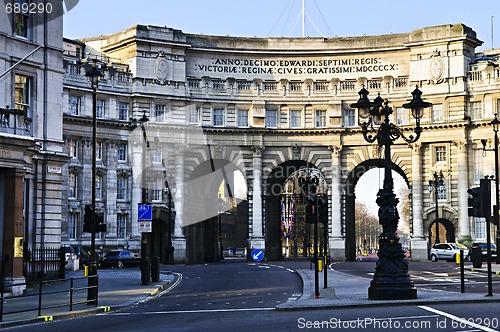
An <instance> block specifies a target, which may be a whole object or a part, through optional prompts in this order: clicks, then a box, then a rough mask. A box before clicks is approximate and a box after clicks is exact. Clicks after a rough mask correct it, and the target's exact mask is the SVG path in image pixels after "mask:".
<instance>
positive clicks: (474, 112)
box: [470, 101, 484, 120]
mask: <svg viewBox="0 0 500 332" xmlns="http://www.w3.org/2000/svg"><path fill="white" fill-rule="evenodd" d="M470 113H471V114H470V115H471V119H472V120H482V119H484V112H483V103H482V102H481V101H471V102H470Z"/></svg>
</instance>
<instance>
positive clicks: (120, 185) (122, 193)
mask: <svg viewBox="0 0 500 332" xmlns="http://www.w3.org/2000/svg"><path fill="white" fill-rule="evenodd" d="M127 195H128V179H127V178H126V177H124V176H118V177H117V178H116V199H117V200H121V201H125V200H127Z"/></svg>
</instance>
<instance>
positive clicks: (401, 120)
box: [396, 107, 408, 126]
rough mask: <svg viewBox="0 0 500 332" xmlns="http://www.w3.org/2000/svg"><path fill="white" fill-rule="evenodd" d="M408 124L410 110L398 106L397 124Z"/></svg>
mask: <svg viewBox="0 0 500 332" xmlns="http://www.w3.org/2000/svg"><path fill="white" fill-rule="evenodd" d="M407 124H408V110H407V109H406V108H404V107H396V125H400V126H405V125H407Z"/></svg>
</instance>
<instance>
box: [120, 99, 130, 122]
mask: <svg viewBox="0 0 500 332" xmlns="http://www.w3.org/2000/svg"><path fill="white" fill-rule="evenodd" d="M118 120H121V121H128V103H122V102H119V103H118Z"/></svg>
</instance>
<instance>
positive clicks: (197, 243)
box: [184, 159, 248, 264]
mask: <svg viewBox="0 0 500 332" xmlns="http://www.w3.org/2000/svg"><path fill="white" fill-rule="evenodd" d="M185 186H186V188H185V190H186V195H185V197H186V199H185V201H184V205H185V206H184V213H185V216H184V218H185V223H186V227H185V233H184V234H185V236H186V262H187V264H198V263H206V262H216V261H220V260H223V259H224V257H227V256H236V255H238V256H242V257H244V256H245V254H246V253H245V248H246V246H247V237H248V202H247V195H246V193H247V186H246V180H245V177H244V176H243V174H242V172H241V171H240V170H239V169H238V167H237V166H236V165H234V164H232V163H230V162H229V161H227V160H222V159H213V160H211V161H206V162H204V163H202V164H200V165H198V166H197V167H196V168H195V169H194V170H193V172H192V173H191V174H190V177H189V180H188V181H187V182H186V184H185Z"/></svg>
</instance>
